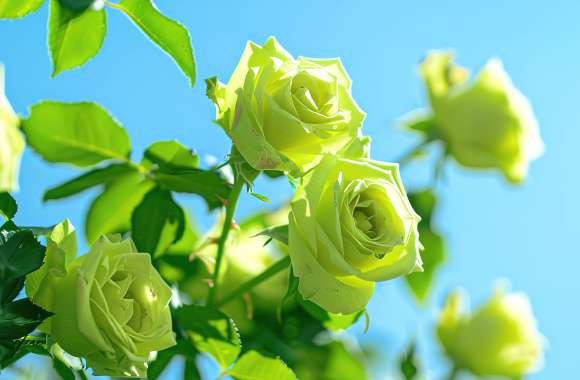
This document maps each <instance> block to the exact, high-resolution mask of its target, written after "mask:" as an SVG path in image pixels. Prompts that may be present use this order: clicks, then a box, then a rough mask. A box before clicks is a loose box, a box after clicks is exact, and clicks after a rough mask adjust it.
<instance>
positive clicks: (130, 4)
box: [117, 0, 196, 87]
mask: <svg viewBox="0 0 580 380" xmlns="http://www.w3.org/2000/svg"><path fill="white" fill-rule="evenodd" d="M117 7H118V8H119V9H121V10H122V11H123V12H124V13H125V14H126V15H127V16H128V17H129V18H130V19H131V20H133V22H134V23H135V24H136V25H137V26H138V27H139V28H140V29H141V30H142V31H143V33H145V34H146V35H147V36H149V38H151V40H152V41H153V42H155V43H156V44H157V45H158V46H159V47H160V48H161V49H163V50H165V52H166V53H167V54H169V55H170V56H171V57H173V59H174V60H175V62H177V64H178V65H179V67H180V68H181V70H183V72H184V73H185V75H187V76H188V77H189V82H190V84H191V86H192V87H193V85H194V84H195V70H196V69H195V58H194V56H193V48H192V47H191V40H190V38H189V32H188V31H187V29H186V28H185V27H184V26H183V25H181V24H180V23H178V22H176V21H174V20H172V19H170V18H168V17H166V16H165V15H163V14H162V13H161V12H159V10H158V9H157V7H156V6H155V4H153V2H152V0H122V1H121V2H120V3H119V4H117Z"/></svg>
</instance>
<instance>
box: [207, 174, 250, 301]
mask: <svg viewBox="0 0 580 380" xmlns="http://www.w3.org/2000/svg"><path fill="white" fill-rule="evenodd" d="M243 187H244V180H243V179H242V178H241V177H240V176H239V175H238V176H236V179H235V181H234V187H233V189H232V192H231V193H230V197H229V198H228V201H227V203H226V217H225V220H224V226H223V228H222V233H221V235H220V237H219V240H218V251H217V256H216V260H215V268H214V271H213V276H212V283H213V286H212V287H211V288H209V295H208V298H207V304H208V305H210V306H213V304H214V303H215V297H216V294H217V289H218V277H219V272H220V267H221V265H222V259H223V256H224V253H225V251H226V243H227V241H228V236H229V234H230V229H231V228H232V221H233V219H234V213H235V211H236V205H237V203H238V199H239V198H240V193H241V192H242V189H243Z"/></svg>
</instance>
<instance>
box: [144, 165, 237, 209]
mask: <svg viewBox="0 0 580 380" xmlns="http://www.w3.org/2000/svg"><path fill="white" fill-rule="evenodd" d="M152 175H153V179H154V180H155V181H156V182H157V183H158V184H159V185H161V186H162V187H163V188H165V189H167V190H171V191H175V192H178V193H191V194H197V195H200V196H201V197H203V199H204V200H205V202H206V203H207V206H208V208H209V209H210V210H213V209H215V208H218V207H221V206H223V204H224V200H226V199H228V198H229V195H230V190H231V188H230V185H228V184H227V183H226V182H225V181H224V179H223V178H222V177H220V176H219V174H217V173H215V172H213V171H206V170H201V169H177V170H162V169H161V168H160V169H159V170H155V171H153V172H152Z"/></svg>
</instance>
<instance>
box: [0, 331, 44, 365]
mask: <svg viewBox="0 0 580 380" xmlns="http://www.w3.org/2000/svg"><path fill="white" fill-rule="evenodd" d="M46 346H47V342H46V337H33V336H28V337H26V338H24V339H22V340H17V341H13V340H5V341H0V368H7V367H9V366H11V365H12V364H13V363H15V362H17V361H18V360H20V359H21V358H23V357H24V356H26V355H27V354H29V353H34V354H37V355H44V356H50V353H49V352H48V350H47V348H46Z"/></svg>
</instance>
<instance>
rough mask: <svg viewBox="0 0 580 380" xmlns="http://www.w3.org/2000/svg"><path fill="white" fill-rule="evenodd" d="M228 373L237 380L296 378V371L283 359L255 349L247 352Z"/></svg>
mask: <svg viewBox="0 0 580 380" xmlns="http://www.w3.org/2000/svg"><path fill="white" fill-rule="evenodd" d="M226 373H227V374H228V375H230V376H231V377H233V378H234V379H236V380H265V379H276V380H296V375H294V372H292V370H291V369H290V368H288V367H287V366H286V364H284V362H283V361H282V360H280V359H279V358H270V357H267V356H264V355H262V354H260V353H259V352H258V351H253V350H251V351H248V352H246V353H245V354H244V355H243V356H242V357H241V358H240V359H239V360H238V361H237V362H236V363H235V364H234V366H233V367H232V368H231V369H229V370H228V371H227V372H226Z"/></svg>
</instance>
